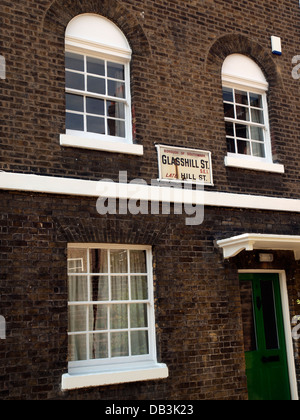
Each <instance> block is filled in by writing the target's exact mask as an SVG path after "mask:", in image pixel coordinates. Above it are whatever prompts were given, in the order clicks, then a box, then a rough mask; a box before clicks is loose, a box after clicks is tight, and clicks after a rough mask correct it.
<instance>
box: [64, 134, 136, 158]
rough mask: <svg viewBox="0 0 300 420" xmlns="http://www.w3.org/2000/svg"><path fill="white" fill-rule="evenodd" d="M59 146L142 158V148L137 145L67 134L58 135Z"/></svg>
mask: <svg viewBox="0 0 300 420" xmlns="http://www.w3.org/2000/svg"><path fill="white" fill-rule="evenodd" d="M60 145H61V146H65V147H77V148H80V149H90V150H98V151H103V152H111V153H124V154H128V155H137V156H142V155H143V154H144V148H143V146H141V145H139V144H129V143H121V142H112V141H105V140H104V141H103V140H98V139H94V138H88V137H87V138H85V137H81V136H71V135H68V134H61V135H60Z"/></svg>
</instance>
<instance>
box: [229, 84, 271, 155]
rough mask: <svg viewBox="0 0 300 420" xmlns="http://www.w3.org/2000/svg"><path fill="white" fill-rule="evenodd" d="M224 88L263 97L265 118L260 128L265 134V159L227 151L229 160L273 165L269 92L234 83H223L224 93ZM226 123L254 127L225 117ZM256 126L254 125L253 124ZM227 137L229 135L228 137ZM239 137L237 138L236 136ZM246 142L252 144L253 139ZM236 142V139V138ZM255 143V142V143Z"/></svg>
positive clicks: (242, 121) (245, 122) (249, 123)
mask: <svg viewBox="0 0 300 420" xmlns="http://www.w3.org/2000/svg"><path fill="white" fill-rule="evenodd" d="M223 88H230V89H235V90H240V91H245V92H247V93H253V94H258V95H261V97H262V110H263V117H264V124H263V127H262V124H260V125H259V126H260V128H262V129H263V132H264V142H263V144H264V146H265V157H259V156H253V155H246V154H241V153H238V152H236V153H232V152H229V151H228V150H227V157H229V158H238V159H243V160H247V161H249V162H251V161H253V162H254V161H255V162H261V163H273V158H272V147H271V136H270V125H269V111H268V101H267V91H266V90H262V89H259V88H255V87H253V86H249V85H246V84H245V85H243V84H236V83H233V82H226V81H223V83H222V92H223ZM224 102H226V101H224V99H223V105H224ZM233 104H234V106H236V102H235V99H234V102H233ZM224 121H225V122H232V123H234V124H238V123H240V124H241V125H245V126H252V123H251V122H250V121H249V122H247V121H244V120H239V119H237V118H226V117H225V116H224ZM253 126H254V124H253ZM226 137H227V135H226ZM235 137H237V136H235ZM245 140H246V141H249V142H251V143H252V140H251V139H245ZM235 141H236V138H235ZM254 142H255V141H254Z"/></svg>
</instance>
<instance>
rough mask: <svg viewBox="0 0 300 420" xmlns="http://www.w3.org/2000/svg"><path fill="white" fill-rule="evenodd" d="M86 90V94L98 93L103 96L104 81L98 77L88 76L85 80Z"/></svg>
mask: <svg viewBox="0 0 300 420" xmlns="http://www.w3.org/2000/svg"><path fill="white" fill-rule="evenodd" d="M87 90H88V92H93V93H99V94H102V95H105V93H106V89H105V79H101V78H100V77H93V76H88V78H87Z"/></svg>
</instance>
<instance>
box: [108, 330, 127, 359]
mask: <svg viewBox="0 0 300 420" xmlns="http://www.w3.org/2000/svg"><path fill="white" fill-rule="evenodd" d="M124 356H129V344H128V333H127V332H116V333H112V334H111V357H124Z"/></svg>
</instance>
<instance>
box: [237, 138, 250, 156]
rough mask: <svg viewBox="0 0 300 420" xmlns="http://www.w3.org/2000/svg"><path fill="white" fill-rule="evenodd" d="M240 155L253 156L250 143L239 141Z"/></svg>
mask: <svg viewBox="0 0 300 420" xmlns="http://www.w3.org/2000/svg"><path fill="white" fill-rule="evenodd" d="M237 147H238V153H240V154H242V155H251V149H250V143H249V142H248V141H244V140H238V141H237Z"/></svg>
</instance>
